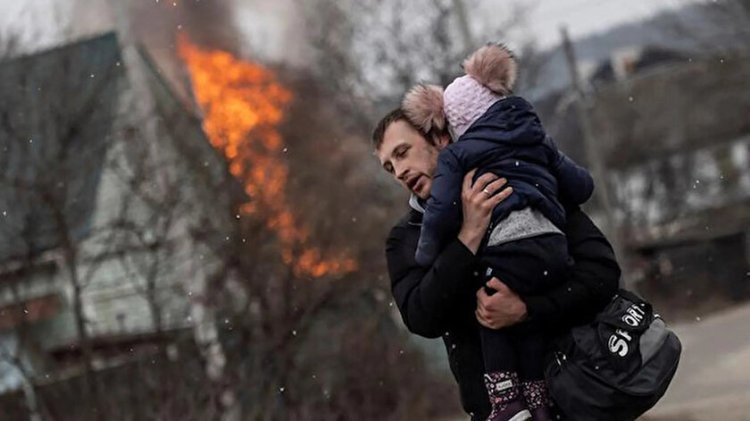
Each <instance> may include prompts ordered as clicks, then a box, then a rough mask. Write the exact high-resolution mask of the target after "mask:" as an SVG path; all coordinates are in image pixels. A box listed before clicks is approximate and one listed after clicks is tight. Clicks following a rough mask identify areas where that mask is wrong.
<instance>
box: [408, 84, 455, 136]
mask: <svg viewBox="0 0 750 421" xmlns="http://www.w3.org/2000/svg"><path fill="white" fill-rule="evenodd" d="M401 108H402V109H403V110H404V113H405V114H406V117H408V118H409V120H410V121H411V122H412V123H413V124H414V125H416V126H417V127H419V129H421V130H422V131H423V132H424V133H429V132H430V131H432V130H443V129H445V124H446V121H445V112H444V110H443V88H441V87H439V86H436V85H427V84H419V85H417V86H415V87H413V88H411V89H410V90H409V92H407V93H406V95H405V96H404V100H403V101H402V102H401Z"/></svg>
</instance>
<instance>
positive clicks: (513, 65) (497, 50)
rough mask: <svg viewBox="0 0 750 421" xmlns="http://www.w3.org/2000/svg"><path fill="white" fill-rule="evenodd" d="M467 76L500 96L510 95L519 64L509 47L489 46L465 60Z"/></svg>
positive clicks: (500, 45)
mask: <svg viewBox="0 0 750 421" xmlns="http://www.w3.org/2000/svg"><path fill="white" fill-rule="evenodd" d="M464 70H465V71H466V74H467V75H469V76H471V77H472V78H474V79H475V80H476V81H477V82H479V83H481V84H482V85H484V86H486V87H487V88H489V89H490V90H491V91H492V92H494V93H496V94H498V95H503V96H505V95H509V94H510V93H511V92H513V86H514V85H515V84H516V78H517V77H518V63H517V62H516V58H515V56H514V55H513V52H511V51H510V50H509V49H508V47H506V46H505V45H502V44H487V45H485V46H484V47H482V48H480V49H478V50H477V51H475V52H474V53H473V54H472V55H470V56H469V58H467V59H466V60H464Z"/></svg>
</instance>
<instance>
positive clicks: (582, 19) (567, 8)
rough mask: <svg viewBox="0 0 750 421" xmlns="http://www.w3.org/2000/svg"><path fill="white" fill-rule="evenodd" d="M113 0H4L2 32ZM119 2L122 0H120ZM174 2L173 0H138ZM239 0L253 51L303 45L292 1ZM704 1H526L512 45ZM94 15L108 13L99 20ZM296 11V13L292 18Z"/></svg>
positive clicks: (44, 29)
mask: <svg viewBox="0 0 750 421" xmlns="http://www.w3.org/2000/svg"><path fill="white" fill-rule="evenodd" d="M110 1H112V0H83V2H81V3H82V4H85V6H86V7H85V8H78V9H77V11H76V12H75V13H73V12H72V11H73V10H74V8H73V7H71V6H70V4H72V3H73V2H72V1H70V0H24V1H18V0H0V36H2V34H3V33H4V32H6V31H8V30H9V29H11V28H15V29H20V30H22V31H24V32H25V34H26V38H29V39H32V38H33V40H34V43H35V44H36V45H37V46H47V45H51V44H55V43H57V42H58V39H59V34H57V33H56V31H54V28H55V22H56V19H57V18H58V17H59V16H68V15H73V14H74V16H72V17H73V29H74V35H81V34H86V33H92V32H100V31H103V30H106V29H107V25H108V23H107V22H106V16H107V13H108V12H107V9H108V4H109V2H110ZM118 1H120V0H118ZM137 1H162V2H165V1H172V0H137ZM222 1H234V2H235V3H236V4H237V5H238V6H239V7H238V12H237V20H238V23H239V24H240V25H239V26H240V27H241V28H242V31H243V32H244V34H245V35H246V36H247V38H248V45H249V46H250V47H249V50H250V51H248V52H251V53H252V52H256V53H259V54H260V55H262V56H265V57H267V58H278V56H279V55H281V54H283V53H284V52H288V47H289V46H290V45H291V46H294V45H299V43H298V42H296V41H295V40H294V34H295V33H296V31H294V29H295V27H296V26H297V25H299V20H298V19H296V18H294V16H295V14H294V10H296V9H297V8H296V7H295V6H294V1H292V0H222ZM479 1H480V9H481V10H470V15H477V16H492V15H493V14H498V13H503V11H504V10H508V8H509V5H510V4H512V3H513V1H512V0H479ZM693 1H701V0H535V1H533V0H532V1H524V2H523V3H525V4H527V5H530V6H531V14H530V16H529V19H528V26H527V27H526V28H525V29H524V30H523V31H522V32H519V33H515V34H513V38H515V39H513V40H509V41H510V42H511V44H513V43H514V41H515V42H520V41H521V40H526V39H529V38H532V37H533V38H536V40H537V42H538V43H539V46H540V47H550V46H552V45H554V44H555V43H557V42H559V37H560V36H559V27H560V26H561V25H567V26H568V29H569V31H570V33H571V35H572V37H573V38H577V37H581V36H585V35H589V34H592V33H595V32H599V31H604V30H606V29H607V28H609V27H612V26H615V25H618V24H622V23H627V22H631V21H636V20H640V19H644V18H647V17H650V16H653V15H654V14H656V13H658V12H661V11H664V10H669V9H673V8H675V7H678V6H680V5H682V4H685V3H688V2H693ZM95 16H99V17H102V16H103V17H105V19H104V20H105V21H104V22H102V19H101V18H100V19H99V21H98V22H97V21H96V20H97V19H96V18H94V17H95ZM290 16H291V18H290ZM476 36H481V34H477V35H476Z"/></svg>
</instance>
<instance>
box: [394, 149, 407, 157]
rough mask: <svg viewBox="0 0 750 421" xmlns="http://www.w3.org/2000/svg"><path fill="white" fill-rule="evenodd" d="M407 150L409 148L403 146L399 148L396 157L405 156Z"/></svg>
mask: <svg viewBox="0 0 750 421" xmlns="http://www.w3.org/2000/svg"><path fill="white" fill-rule="evenodd" d="M407 150H408V149H407V148H403V149H399V150H397V151H396V158H403V157H404V156H406V151H407Z"/></svg>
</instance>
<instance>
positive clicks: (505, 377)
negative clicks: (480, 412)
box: [484, 371, 531, 421]
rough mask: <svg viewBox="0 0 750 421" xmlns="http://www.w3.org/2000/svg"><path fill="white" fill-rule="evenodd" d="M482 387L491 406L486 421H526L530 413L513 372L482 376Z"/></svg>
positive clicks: (498, 372) (497, 372)
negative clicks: (485, 390) (484, 387)
mask: <svg viewBox="0 0 750 421" xmlns="http://www.w3.org/2000/svg"><path fill="white" fill-rule="evenodd" d="M484 385H485V386H486V387H487V394H488V395H489V398H490V404H491V405H492V412H491V413H490V416H489V417H488V418H487V421H527V420H530V419H531V413H530V412H529V410H528V409H527V408H526V404H525V403H524V400H523V396H522V395H521V390H520V387H519V383H518V374H516V373H515V372H513V371H496V372H494V373H488V374H485V375H484Z"/></svg>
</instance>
